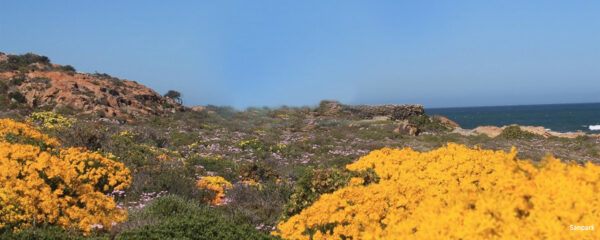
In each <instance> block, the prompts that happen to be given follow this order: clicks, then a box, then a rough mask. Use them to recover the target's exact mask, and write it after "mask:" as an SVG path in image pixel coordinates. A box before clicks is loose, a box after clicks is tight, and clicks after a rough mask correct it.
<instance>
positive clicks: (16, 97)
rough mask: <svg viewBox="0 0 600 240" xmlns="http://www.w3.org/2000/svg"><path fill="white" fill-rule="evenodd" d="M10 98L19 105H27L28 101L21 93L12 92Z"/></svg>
mask: <svg viewBox="0 0 600 240" xmlns="http://www.w3.org/2000/svg"><path fill="white" fill-rule="evenodd" d="M8 98H11V99H14V100H15V101H17V102H18V103H26V102H27V99H26V98H25V96H23V94H21V93H20V92H17V91H15V92H10V93H9V94H8Z"/></svg>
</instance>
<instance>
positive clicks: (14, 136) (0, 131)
mask: <svg viewBox="0 0 600 240" xmlns="http://www.w3.org/2000/svg"><path fill="white" fill-rule="evenodd" d="M0 140H2V141H8V142H11V143H15V142H21V143H30V144H31V143H41V144H38V145H45V146H46V147H58V146H60V143H59V142H58V141H57V140H56V139H54V138H50V137H48V136H47V135H45V134H42V133H40V132H39V131H37V130H36V129H35V128H33V127H32V126H30V125H27V124H25V123H20V122H15V121H13V120H10V119H0Z"/></svg>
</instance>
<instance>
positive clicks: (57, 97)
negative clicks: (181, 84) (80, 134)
mask: <svg viewBox="0 0 600 240" xmlns="http://www.w3.org/2000/svg"><path fill="white" fill-rule="evenodd" d="M0 94H2V95H5V97H4V96H3V97H4V101H5V102H6V101H9V102H7V104H26V105H28V106H29V107H31V108H40V109H46V110H58V109H70V110H74V111H76V112H82V113H88V114H96V115H98V116H101V117H104V116H106V117H117V116H132V115H142V114H152V115H160V114H164V113H167V112H175V111H182V110H184V107H183V106H181V105H180V104H179V103H177V101H175V100H174V99H171V98H167V97H163V96H161V95H160V94H158V93H157V92H155V91H154V90H152V89H150V88H148V87H146V86H144V85H141V84H138V83H137V82H135V81H129V80H124V79H119V78H115V77H111V76H110V75H107V74H98V73H96V74H89V73H79V72H76V71H75V69H74V68H73V67H72V66H69V65H66V66H61V65H58V64H52V63H51V62H50V60H49V59H48V58H47V57H45V56H39V55H36V54H31V53H28V54H24V55H6V54H4V53H0Z"/></svg>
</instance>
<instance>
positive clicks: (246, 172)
mask: <svg viewBox="0 0 600 240" xmlns="http://www.w3.org/2000/svg"><path fill="white" fill-rule="evenodd" d="M238 174H239V176H240V177H241V178H242V179H243V180H254V181H256V182H269V181H275V180H276V179H278V178H279V174H278V173H277V172H276V171H275V170H273V168H272V167H271V166H268V165H266V164H264V163H262V162H253V163H248V164H245V165H243V166H241V167H240V168H239V170H238Z"/></svg>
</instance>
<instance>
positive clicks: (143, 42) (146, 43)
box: [0, 0, 600, 109]
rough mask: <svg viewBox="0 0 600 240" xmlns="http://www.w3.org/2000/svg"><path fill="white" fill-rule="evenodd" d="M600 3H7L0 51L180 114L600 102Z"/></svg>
mask: <svg viewBox="0 0 600 240" xmlns="http://www.w3.org/2000/svg"><path fill="white" fill-rule="evenodd" d="M599 3H600V2H598V1H562V2H554V1H321V0H319V1H267V0H264V1H91V0H89V1H75V0H73V1H27V0H25V1H23V0H21V1H10V2H9V1H2V2H0V10H1V12H2V13H1V14H0V51H2V52H5V53H18V54H20V53H26V52H35V53H39V54H42V55H47V56H49V57H50V58H51V59H52V61H53V62H55V63H59V64H71V65H73V66H75V68H77V69H78V70H79V71H83V72H95V71H97V72H101V73H104V72H105V73H109V74H111V75H113V76H117V77H120V78H126V79H131V80H136V81H138V82H140V83H142V84H145V85H147V86H149V87H151V88H154V89H155V90H157V91H158V92H160V93H165V92H166V91H167V90H169V89H175V90H179V91H180V92H182V94H183V96H184V101H185V103H186V105H207V104H214V105H231V106H234V107H236V108H240V109H243V108H245V107H247V106H265V105H266V106H279V105H284V104H285V105H292V106H301V105H316V104H317V103H318V102H319V101H320V100H322V99H337V100H340V101H342V102H345V103H352V104H382V103H398V104H400V103H420V104H424V105H425V106H426V107H449V106H482V105H513V104H539V103H568V102H600V94H599V92H598V91H599V90H600V4H599Z"/></svg>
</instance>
